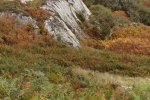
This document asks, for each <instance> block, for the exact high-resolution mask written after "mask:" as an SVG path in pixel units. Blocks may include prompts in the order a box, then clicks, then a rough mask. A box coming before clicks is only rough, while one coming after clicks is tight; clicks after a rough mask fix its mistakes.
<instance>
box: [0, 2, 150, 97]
mask: <svg viewBox="0 0 150 100" xmlns="http://www.w3.org/2000/svg"><path fill="white" fill-rule="evenodd" d="M88 1H89V0H88ZM102 1H103V0H102ZM108 1H110V0H108ZM7 2H8V1H7ZM9 2H10V1H9ZM15 2H17V3H18V6H17V7H20V8H16V4H17V3H14V2H12V3H13V4H14V5H13V4H11V3H10V10H14V12H15V11H17V12H18V11H19V12H22V13H24V14H27V15H30V16H32V17H33V18H34V19H36V20H37V21H38V25H41V23H43V21H44V20H45V19H46V18H47V17H48V16H50V14H49V13H48V12H46V11H44V10H42V9H39V8H38V7H39V6H40V5H41V4H43V2H42V0H37V1H36V0H35V1H34V3H29V4H28V5H26V6H25V5H24V6H23V5H21V4H20V3H19V2H18V1H15ZM0 5H3V7H2V6H0V10H2V11H4V7H5V9H6V8H7V7H8V6H9V5H8V3H6V1H5V3H4V0H2V1H0ZM19 5H21V6H19ZM90 5H91V4H90ZM103 5H104V4H103ZM12 8H14V9H12ZM16 9H17V10H16ZM18 9H19V10H18ZM6 10H7V11H9V9H6ZM91 11H92V12H93V15H92V16H91V18H90V19H91V20H90V21H89V22H86V21H85V20H82V21H83V23H84V24H83V25H81V26H82V28H83V29H84V31H85V32H86V33H87V35H88V36H89V38H88V39H87V40H84V41H83V44H84V45H83V46H82V48H79V49H74V48H71V47H68V46H66V45H64V44H63V43H60V42H58V41H56V40H54V39H52V38H51V37H50V36H49V35H48V33H47V31H46V30H45V29H44V28H43V25H41V26H40V34H37V33H36V31H34V29H33V27H31V25H22V24H21V23H19V22H18V21H17V20H16V19H15V17H10V16H5V17H0V99H2V100H56V99H59V100H80V99H81V100H149V99H150V78H149V77H150V51H149V50H150V35H149V33H150V27H149V26H145V25H143V24H135V23H132V21H131V20H130V17H129V16H128V14H127V13H126V12H125V11H123V10H122V9H121V10H118V11H112V9H110V8H106V7H105V6H102V5H96V6H94V5H93V6H91ZM97 15H98V16H97ZM79 17H82V16H79ZM95 22H96V23H95ZM110 33H111V34H110Z"/></svg>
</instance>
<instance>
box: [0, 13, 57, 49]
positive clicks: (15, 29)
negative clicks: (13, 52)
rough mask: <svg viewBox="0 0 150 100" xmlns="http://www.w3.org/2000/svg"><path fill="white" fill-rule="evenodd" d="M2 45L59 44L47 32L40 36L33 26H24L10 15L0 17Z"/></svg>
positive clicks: (0, 39)
mask: <svg viewBox="0 0 150 100" xmlns="http://www.w3.org/2000/svg"><path fill="white" fill-rule="evenodd" d="M0 44H7V45H19V46H21V45H22V46H31V45H35V44H39V45H48V46H52V45H53V46H54V45H55V46H58V45H57V44H58V43H57V42H56V41H55V40H54V39H52V38H51V37H50V35H48V33H47V32H46V30H45V31H43V32H42V34H38V33H37V32H36V31H35V30H34V28H33V27H32V26H31V25H22V24H21V23H19V22H18V21H17V20H16V18H15V17H12V16H9V14H8V15H6V16H1V17H0Z"/></svg>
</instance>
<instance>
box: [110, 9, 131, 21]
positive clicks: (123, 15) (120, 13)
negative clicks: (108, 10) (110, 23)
mask: <svg viewBox="0 0 150 100" xmlns="http://www.w3.org/2000/svg"><path fill="white" fill-rule="evenodd" d="M112 14H113V17H117V18H118V17H119V18H122V19H124V20H128V19H129V17H128V15H127V14H126V13H125V11H121V10H118V11H114V12H113V13H112Z"/></svg>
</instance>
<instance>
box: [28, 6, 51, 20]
mask: <svg viewBox="0 0 150 100" xmlns="http://www.w3.org/2000/svg"><path fill="white" fill-rule="evenodd" d="M27 12H28V13H29V14H30V15H31V16H32V17H33V18H35V19H36V21H37V22H43V21H45V20H46V19H48V18H49V17H50V16H51V14H50V13H49V12H48V11H46V10H43V9H41V8H36V7H29V8H27Z"/></svg>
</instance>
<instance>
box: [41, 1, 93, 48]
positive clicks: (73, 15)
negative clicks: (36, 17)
mask: <svg viewBox="0 0 150 100" xmlns="http://www.w3.org/2000/svg"><path fill="white" fill-rule="evenodd" d="M42 8H43V9H45V10H48V11H50V12H53V13H54V14H55V15H54V18H52V17H51V19H49V20H46V21H45V25H46V28H47V29H48V31H49V33H50V34H51V35H52V36H54V37H55V38H56V37H57V36H59V37H61V40H62V41H63V42H65V43H66V44H69V45H71V46H74V47H77V46H80V43H79V40H78V39H83V38H84V37H85V35H84V33H83V31H82V29H81V28H80V26H79V25H78V23H80V19H79V18H78V17H77V14H78V13H82V14H83V16H84V17H85V19H86V20H88V17H89V16H90V14H91V13H90V11H89V9H88V8H87V7H86V5H85V4H84V3H83V1H82V0H48V1H47V2H46V4H45V5H43V6H42ZM56 16H57V17H56ZM52 19H53V20H52ZM55 22H57V23H55ZM77 38H78V39H77Z"/></svg>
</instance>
